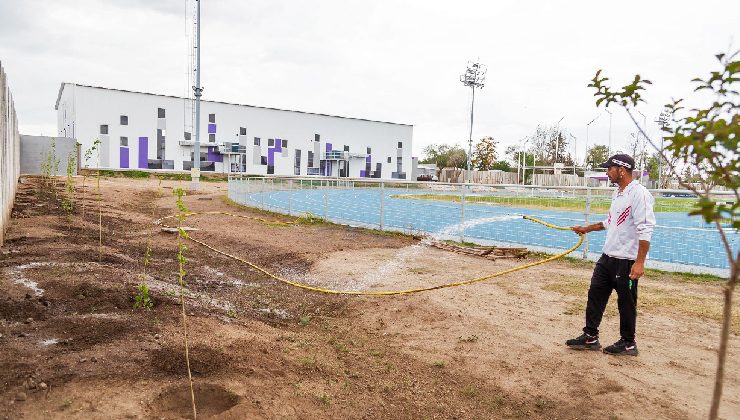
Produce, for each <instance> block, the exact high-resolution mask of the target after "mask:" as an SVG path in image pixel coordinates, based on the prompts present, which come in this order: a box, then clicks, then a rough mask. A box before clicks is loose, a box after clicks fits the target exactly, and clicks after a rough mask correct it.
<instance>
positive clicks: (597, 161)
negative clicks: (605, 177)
mask: <svg viewBox="0 0 740 420" xmlns="http://www.w3.org/2000/svg"><path fill="white" fill-rule="evenodd" d="M607 159H609V148H608V147H606V145H603V144H597V145H594V147H592V148H590V149H588V153H586V167H589V168H596V167H597V166H599V165H601V164H602V163H604V162H606V160H607Z"/></svg>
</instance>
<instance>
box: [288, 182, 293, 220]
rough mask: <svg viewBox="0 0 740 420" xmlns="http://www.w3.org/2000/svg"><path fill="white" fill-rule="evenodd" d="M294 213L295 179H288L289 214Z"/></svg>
mask: <svg viewBox="0 0 740 420" xmlns="http://www.w3.org/2000/svg"><path fill="white" fill-rule="evenodd" d="M292 215H293V180H292V179H289V180H288V216H292Z"/></svg>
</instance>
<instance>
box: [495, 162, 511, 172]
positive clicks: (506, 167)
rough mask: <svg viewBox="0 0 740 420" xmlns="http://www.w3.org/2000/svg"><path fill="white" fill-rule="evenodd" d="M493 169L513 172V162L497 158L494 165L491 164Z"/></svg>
mask: <svg viewBox="0 0 740 420" xmlns="http://www.w3.org/2000/svg"><path fill="white" fill-rule="evenodd" d="M491 170H492V171H504V172H511V164H510V163H509V162H507V161H505V160H497V161H496V162H495V163H494V164H493V166H491Z"/></svg>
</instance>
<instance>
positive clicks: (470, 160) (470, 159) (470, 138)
mask: <svg viewBox="0 0 740 420" xmlns="http://www.w3.org/2000/svg"><path fill="white" fill-rule="evenodd" d="M472 90H473V95H472V96H471V98H470V134H469V136H468V176H467V177H466V178H468V179H467V181H468V182H469V183H470V182H472V178H473V107H474V106H475V85H473V86H472Z"/></svg>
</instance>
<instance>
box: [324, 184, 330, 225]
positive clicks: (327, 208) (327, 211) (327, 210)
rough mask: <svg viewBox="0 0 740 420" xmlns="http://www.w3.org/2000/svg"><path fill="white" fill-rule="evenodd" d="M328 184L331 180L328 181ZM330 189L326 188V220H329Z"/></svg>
mask: <svg viewBox="0 0 740 420" xmlns="http://www.w3.org/2000/svg"><path fill="white" fill-rule="evenodd" d="M326 184H327V186H328V185H329V182H328V181H327V182H326ZM328 191H329V189H328V188H324V220H329V192H328Z"/></svg>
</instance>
